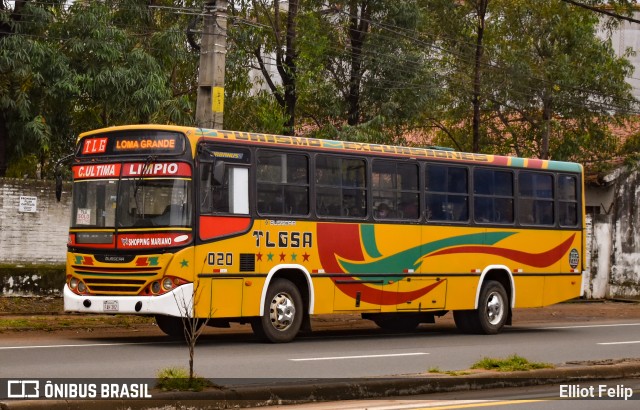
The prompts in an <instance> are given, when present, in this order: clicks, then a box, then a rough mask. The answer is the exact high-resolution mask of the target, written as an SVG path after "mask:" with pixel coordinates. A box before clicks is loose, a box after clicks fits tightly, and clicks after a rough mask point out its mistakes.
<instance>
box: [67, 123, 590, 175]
mask: <svg viewBox="0 0 640 410" xmlns="http://www.w3.org/2000/svg"><path fill="white" fill-rule="evenodd" d="M140 129H148V130H157V131H159V130H166V131H177V132H182V133H184V134H185V135H186V136H187V137H191V138H194V139H195V140H202V139H205V140H206V139H211V140H222V141H228V142H235V143H240V144H251V145H264V146H278V147H287V146H288V147H296V148H303V149H304V148H308V149H313V150H320V151H332V152H342V153H360V154H373V155H380V156H393V157H406V158H416V159H433V160H440V161H448V162H461V163H475V164H490V165H494V166H505V167H517V168H532V169H544V170H550V171H560V172H576V173H582V172H583V168H582V165H580V164H578V163H574V162H564V161H553V160H541V159H535V158H521V157H512V156H502V155H491V154H476V153H469V152H460V151H453V150H448V149H447V150H445V149H440V148H439V147H428V148H425V147H405V146H396V145H382V144H369V143H363V142H354V141H340V140H326V139H319V138H306V137H296V136H286V135H274V134H263V133H250V132H241V131H227V130H215V129H207V128H196V127H185V126H176V125H157V124H141V125H124V126H116V127H109V128H102V129H98V130H93V131H89V132H85V133H82V134H80V136H79V137H78V141H79V140H80V139H82V138H84V137H86V136H89V135H96V134H104V133H110V132H117V131H127V130H140ZM192 145H195V144H192ZM192 149H193V150H194V153H195V146H193V147H192Z"/></svg>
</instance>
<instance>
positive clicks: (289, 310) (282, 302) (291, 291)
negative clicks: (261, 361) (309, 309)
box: [251, 279, 304, 343]
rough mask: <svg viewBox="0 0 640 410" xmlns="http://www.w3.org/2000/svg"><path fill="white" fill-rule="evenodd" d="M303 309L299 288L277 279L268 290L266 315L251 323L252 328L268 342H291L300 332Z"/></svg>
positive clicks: (284, 280) (287, 281) (285, 280)
mask: <svg viewBox="0 0 640 410" xmlns="http://www.w3.org/2000/svg"><path fill="white" fill-rule="evenodd" d="M303 309H304V307H303V305H302V296H300V291H299V290H298V288H297V287H296V286H295V285H294V284H293V283H292V282H291V281H289V280H287V279H276V280H274V281H273V283H272V284H271V285H270V286H269V289H268V290H267V297H266V299H265V307H264V314H263V315H262V316H261V317H259V318H257V319H256V320H254V321H252V322H251V328H252V329H253V332H254V333H255V335H256V336H258V337H259V338H260V339H263V340H266V341H268V342H271V343H287V342H290V341H292V340H293V339H294V338H295V337H296V336H297V335H298V332H299V331H300V327H301V325H302V317H303V316H304V311H303Z"/></svg>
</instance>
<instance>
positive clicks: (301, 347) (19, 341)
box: [0, 320, 640, 384]
mask: <svg viewBox="0 0 640 410" xmlns="http://www.w3.org/2000/svg"><path fill="white" fill-rule="evenodd" d="M20 336H21V335H20V334H14V335H6V337H4V335H3V337H2V338H0V364H1V365H0V378H11V379H14V378H65V377H66V378H69V377H72V378H97V377H99V378H122V377H128V378H154V377H155V376H156V375H157V372H158V370H160V369H164V368H167V367H172V366H174V367H175V366H179V367H186V366H187V364H188V349H187V347H186V345H185V344H183V343H176V342H171V341H168V340H167V339H166V338H164V337H161V336H152V337H149V336H137V335H136V334H132V335H129V336H127V337H106V338H105V337H101V338H90V337H86V336H78V337H75V336H73V335H72V336H69V335H64V336H63V335H56V334H54V335H42V336H38V337H28V338H25V337H20ZM511 354H518V355H520V356H523V357H525V358H526V359H528V360H530V361H542V362H549V363H555V364H561V363H567V362H572V361H589V360H605V359H617V358H640V321H638V320H625V321H620V320H607V321H605V320H603V321H598V322H584V323H580V322H574V323H571V324H570V325H566V326H558V325H554V326H542V327H541V326H535V327H533V326H513V327H509V328H507V329H506V330H505V331H504V332H503V333H502V334H499V335H495V336H481V335H478V336H475V335H463V334H459V333H458V332H457V330H456V329H455V328H454V327H453V326H447V325H441V326H439V325H427V326H424V327H422V328H420V329H419V330H418V331H417V332H415V333H410V334H385V333H383V332H380V331H376V330H366V329H365V330H348V329H347V330H343V331H330V332H319V333H314V334H312V335H311V336H307V337H300V338H299V339H297V340H296V341H295V342H293V343H289V344H279V345H272V344H263V343H260V342H257V341H255V340H254V339H253V338H251V337H250V336H248V335H247V334H239V335H238V334H228V333H226V334H219V335H217V334H212V335H204V336H203V337H202V338H201V339H200V340H199V341H198V346H197V348H196V354H195V370H196V373H198V374H199V375H201V376H204V377H207V378H211V379H214V380H216V381H224V382H223V383H222V384H236V383H238V384H245V383H253V382H256V379H257V380H258V381H259V382H261V383H263V382H265V381H268V380H269V379H273V380H276V379H278V380H282V379H286V378H292V379H316V378H360V377H372V376H389V375H402V374H415V373H425V372H428V371H429V370H430V369H435V368H437V369H440V370H462V369H468V368H469V367H470V366H471V365H472V364H473V363H475V362H476V361H478V360H480V359H482V358H483V357H493V358H501V357H506V356H509V355H511ZM229 379H231V380H229Z"/></svg>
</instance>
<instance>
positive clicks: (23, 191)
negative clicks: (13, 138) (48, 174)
mask: <svg viewBox="0 0 640 410" xmlns="http://www.w3.org/2000/svg"><path fill="white" fill-rule="evenodd" d="M21 196H29V197H36V198H37V199H36V207H35V211H36V212H20V209H19V207H20V197H21ZM70 212H71V184H65V186H64V189H63V192H62V200H61V201H60V202H57V201H56V198H55V183H54V182H53V181H38V180H30V179H12V178H0V265H25V266H27V265H34V264H35V265H52V264H63V263H64V262H65V257H66V250H67V236H68V232H69V218H70Z"/></svg>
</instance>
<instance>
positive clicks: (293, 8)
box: [252, 0, 300, 135]
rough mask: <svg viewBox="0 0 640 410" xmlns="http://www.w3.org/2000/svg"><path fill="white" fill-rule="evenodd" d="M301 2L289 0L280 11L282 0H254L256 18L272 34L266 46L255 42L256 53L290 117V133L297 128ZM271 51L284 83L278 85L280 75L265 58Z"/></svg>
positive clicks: (259, 64)
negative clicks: (298, 45)
mask: <svg viewBox="0 0 640 410" xmlns="http://www.w3.org/2000/svg"><path fill="white" fill-rule="evenodd" d="M299 5H300V4H299V0H290V1H288V2H287V9H286V10H285V11H283V12H281V10H280V2H279V1H273V2H272V1H267V0H252V6H253V13H255V18H256V19H257V20H258V21H259V22H261V23H262V24H264V25H265V26H266V28H267V31H263V33H267V32H268V36H269V37H270V38H269V39H268V40H269V41H268V42H265V45H264V47H263V46H262V45H255V47H254V49H253V54H254V56H255V58H256V60H257V62H258V67H259V68H260V71H261V72H262V76H263V78H264V80H265V82H266V83H267V85H268V87H269V89H270V90H271V93H272V94H273V96H274V97H275V99H276V101H277V102H278V104H279V105H280V107H282V110H283V111H284V113H285V115H286V117H287V120H286V122H285V124H284V125H285V129H284V133H285V134H287V135H293V132H294V125H295V118H296V102H297V101H298V95H297V87H296V77H297V58H298V51H297V37H298V32H297V19H298V12H299ZM283 17H284V19H283ZM265 40H266V39H265ZM271 54H273V55H275V65H276V69H277V74H278V77H279V80H280V84H281V86H278V84H277V79H276V78H275V77H274V76H273V74H271V73H270V72H269V69H268V67H267V63H266V61H265V60H266V59H267V58H271V56H270V55H271Z"/></svg>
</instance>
